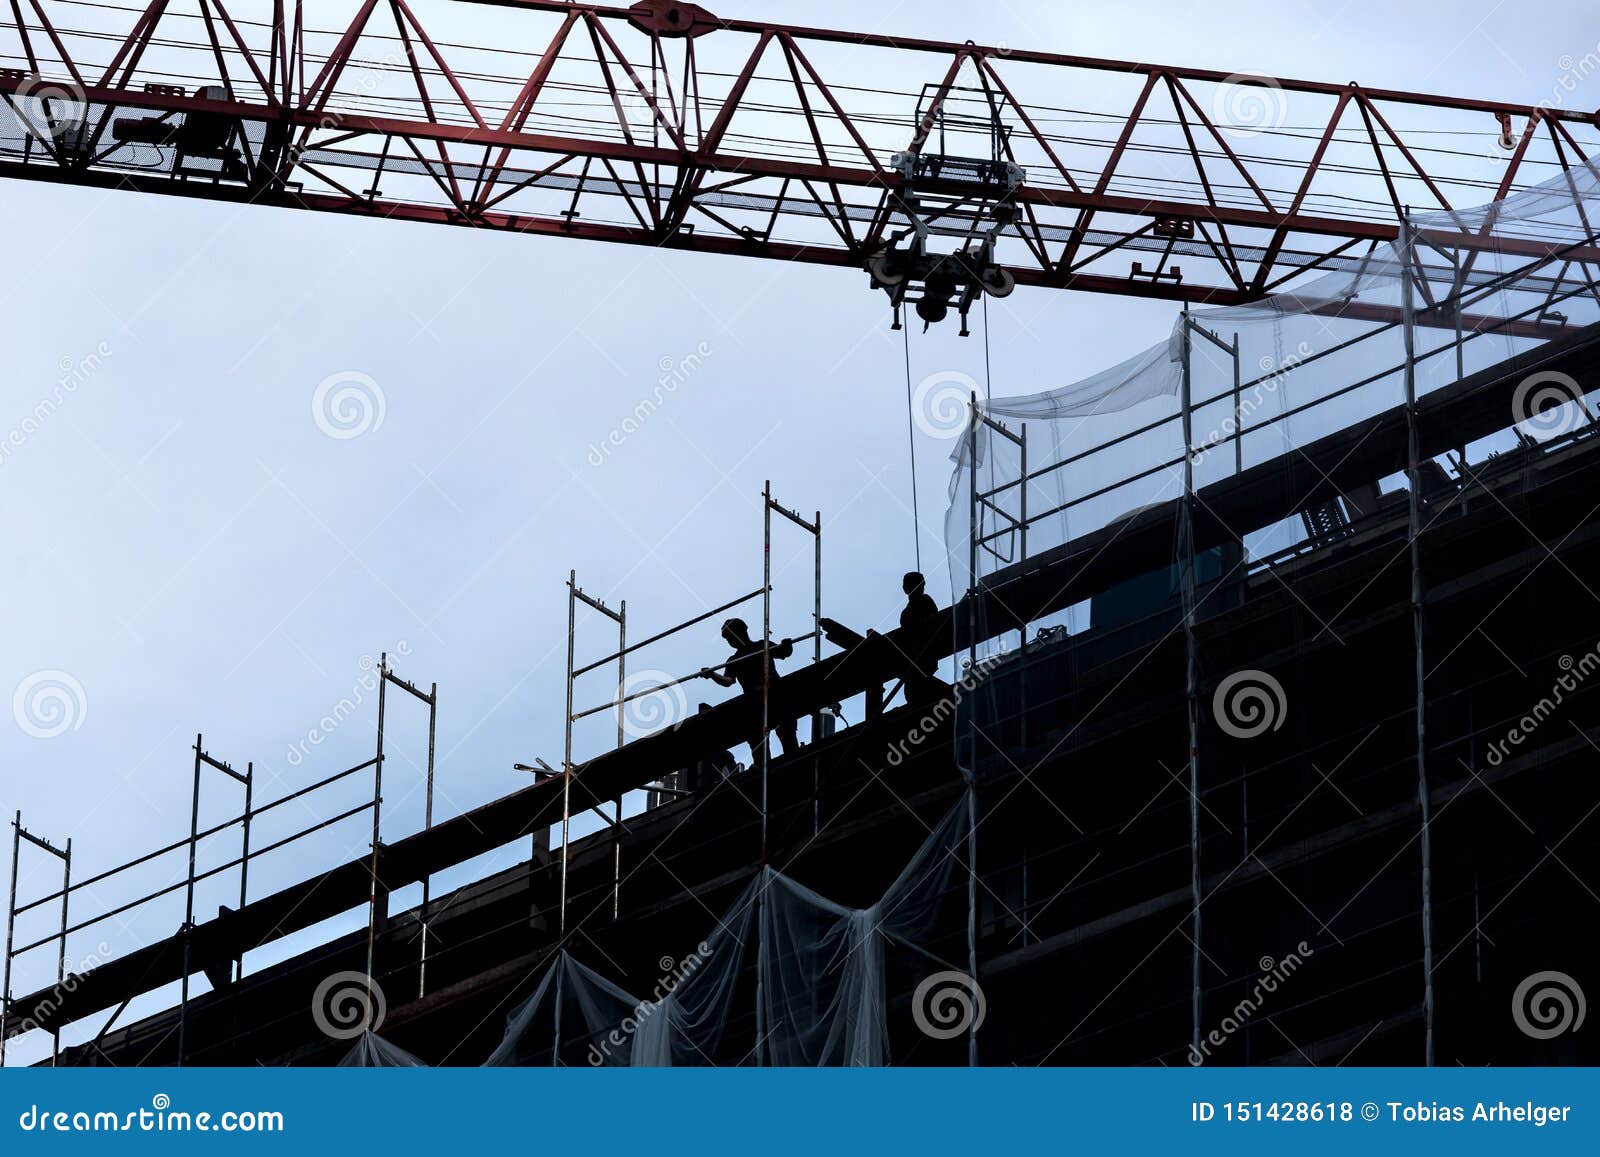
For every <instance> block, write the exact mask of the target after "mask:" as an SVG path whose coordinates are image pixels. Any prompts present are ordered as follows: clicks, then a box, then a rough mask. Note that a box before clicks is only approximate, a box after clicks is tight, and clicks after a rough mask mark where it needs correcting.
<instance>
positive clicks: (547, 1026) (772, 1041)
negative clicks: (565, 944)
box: [485, 800, 969, 1067]
mask: <svg viewBox="0 0 1600 1157" xmlns="http://www.w3.org/2000/svg"><path fill="white" fill-rule="evenodd" d="M968 816H969V811H968V808H967V804H966V802H965V801H964V800H963V801H962V802H961V803H959V804H958V805H957V806H956V807H955V808H953V809H952V810H951V811H950V812H949V814H947V815H946V816H945V817H944V818H943V819H942V820H941V821H940V822H939V823H938V824H937V825H936V826H935V827H934V828H933V829H931V831H930V832H929V834H928V836H927V838H926V839H925V840H924V841H923V842H922V844H921V845H920V847H919V848H918V849H917V851H916V853H915V854H914V855H913V856H912V857H911V859H910V861H909V862H908V863H907V864H906V866H905V868H904V869H903V870H902V871H901V872H900V874H899V876H897V877H896V878H895V880H894V881H893V882H892V883H891V884H890V885H889V887H888V888H887V889H886V890H885V891H884V893H883V894H882V896H881V897H880V898H879V899H878V900H877V901H876V902H875V903H873V904H871V905H868V906H867V907H865V908H849V907H846V906H844V905H841V904H838V903H835V902H834V901H832V900H829V899H827V898H826V897H824V896H821V895H819V894H818V893H817V892H815V891H813V890H812V889H810V888H808V887H806V886H805V885H803V884H801V883H799V882H798V881H796V880H794V879H792V878H791V877H789V876H787V875H785V874H784V873H782V872H779V871H777V870H775V869H772V868H766V869H763V871H762V873H761V874H760V875H759V876H757V877H756V879H754V880H752V881H751V883H750V884H749V886H747V887H746V888H745V889H744V891H743V892H741V893H740V895H739V897H738V898H737V899H736V900H735V901H734V903H733V904H732V906H731V907H730V908H729V909H728V911H727V913H726V914H725V915H724V916H723V917H722V918H721V919H719V920H718V921H717V923H716V927H715V928H714V929H713V931H712V932H711V933H710V934H709V935H708V936H707V937H706V939H705V940H703V941H701V942H700V943H699V944H698V945H696V946H695V948H694V950H693V951H692V952H690V953H689V954H687V955H686V956H685V957H684V958H683V959H682V960H680V961H677V962H675V965H674V968H673V970H672V975H670V976H668V977H666V978H664V979H663V980H662V981H661V982H660V983H659V984H658V985H657V989H656V991H655V993H654V995H653V996H651V997H649V998H646V999H643V1000H640V999H636V998H635V997H633V996H632V995H630V994H629V993H627V992H625V991H624V990H623V989H621V988H620V987H618V986H617V985H615V984H613V983H612V982H611V981H609V980H606V979H605V978H604V977H603V976H600V975H599V974H598V973H596V972H595V971H594V970H592V969H590V968H588V967H587V966H586V965H584V964H582V963H580V962H579V961H577V960H575V959H574V958H573V957H572V956H571V955H570V954H568V953H566V952H561V953H558V954H557V956H556V958H555V959H554V960H553V961H552V962H551V963H550V965H549V966H548V967H547V969H546V970H545V972H544V974H543V975H542V976H541V978H540V980H539V983H538V984H537V986H536V987H535V989H534V992H533V995H531V996H530V997H528V999H527V1000H525V1001H524V1002H523V1003H522V1004H521V1005H519V1006H518V1007H517V1008H516V1009H515V1010H513V1011H512V1013H511V1014H510V1016H509V1017H508V1018H507V1024H506V1033H505V1038H504V1039H503V1040H502V1041H501V1043H500V1045H499V1047H498V1048H496V1049H495V1051H494V1053H493V1054H492V1055H491V1056H490V1058H489V1059H488V1061H486V1062H485V1063H486V1064H489V1065H540V1064H544V1065H548V1064H552V1063H561V1064H579V1063H586V1064H589V1065H594V1066H600V1065H632V1066H641V1067H666V1066H677V1067H689V1066H701V1065H714V1064H747V1063H751V1062H752V1061H754V1062H757V1063H766V1064H772V1065H784V1066H798V1065H807V1066H811V1065H824V1066H836V1065H871V1066H879V1065H886V1064H888V1063H889V1057H890V1053H889V1021H890V1011H889V1010H890V999H891V995H892V993H893V992H894V991H895V990H896V986H895V985H894V984H892V983H891V978H892V977H913V976H918V975H921V974H923V973H928V972H932V971H937V970H939V969H941V968H948V967H950V966H949V965H948V964H946V963H944V962H943V961H941V960H940V959H939V958H938V957H937V956H936V955H934V954H933V953H932V952H931V951H930V949H929V947H928V946H929V945H930V944H933V943H936V942H937V941H938V940H939V939H940V937H941V936H942V935H946V934H949V933H951V932H952V931H954V930H956V929H958V928H959V927H961V926H962V925H963V924H964V920H965V912H966V902H965V898H964V897H965V893H964V890H962V889H953V887H952V882H953V878H954V876H955V874H956V873H957V872H963V871H964V870H965V868H964V863H965V862H964V860H963V858H962V851H963V848H964V846H965V840H966V836H967V828H968ZM752 967H753V969H754V974H755V986H754V990H753V991H752V989H751V985H750V983H749V979H748V972H749V970H750V969H751V968H752ZM741 1015H742V1016H743V1017H745V1018H746V1019H749V1018H752V1017H753V1018H754V1020H755V1023H756V1038H755V1047H754V1048H752V1049H749V1050H746V1051H743V1052H741V1053H740V1054H738V1055H731V1056H730V1055H728V1054H727V1053H726V1051H725V1050H724V1037H725V1035H726V1033H727V1030H728V1026H729V1023H730V1021H731V1020H733V1019H734V1018H735V1017H739V1016H741ZM558 1058H559V1060H558Z"/></svg>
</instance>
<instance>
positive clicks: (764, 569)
mask: <svg viewBox="0 0 1600 1157" xmlns="http://www.w3.org/2000/svg"><path fill="white" fill-rule="evenodd" d="M761 499H762V501H761V753H760V754H761V866H762V867H763V868H765V867H766V865H767V767H768V765H769V764H770V763H771V761H772V743H771V741H770V740H769V739H768V737H767V729H768V728H770V727H771V726H772V704H771V698H772V480H771V479H770V478H769V479H767V482H766V485H765V486H764V487H763V488H762V491H761Z"/></svg>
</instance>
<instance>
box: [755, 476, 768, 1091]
mask: <svg viewBox="0 0 1600 1157" xmlns="http://www.w3.org/2000/svg"><path fill="white" fill-rule="evenodd" d="M771 640H772V479H770V478H769V479H767V480H766V483H765V485H764V486H763V487H762V490H761V664H762V668H761V858H760V861H759V863H758V864H757V866H756V871H757V872H759V873H760V875H761V885H760V887H758V888H757V889H756V1048H755V1054H756V1055H755V1063H756V1066H757V1067H758V1068H759V1067H761V1066H762V1064H763V1062H764V1060H765V1045H766V1031H767V1021H766V1011H767V1010H766V985H765V983H764V982H763V980H762V975H761V974H762V972H763V971H764V969H765V966H766V954H767V934H766V893H767V762H768V760H769V758H770V753H771V748H772V745H771V743H770V742H769V741H768V739H767V726H768V724H769V722H770V720H769V719H768V714H767V712H768V704H767V693H768V691H769V690H770V684H771V682H772V656H771V654H770V653H769V647H770V643H771Z"/></svg>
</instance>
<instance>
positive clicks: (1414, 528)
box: [1400, 209, 1434, 1067]
mask: <svg viewBox="0 0 1600 1157" xmlns="http://www.w3.org/2000/svg"><path fill="white" fill-rule="evenodd" d="M1414 245H1415V237H1414V235H1413V233H1412V230H1411V213H1410V210H1409V209H1408V210H1407V211H1406V213H1405V215H1404V216H1402V217H1401V219H1400V286H1401V294H1400V312H1401V318H1402V320H1403V322H1404V329H1405V354H1406V371H1405V383H1406V485H1407V486H1408V488H1409V489H1410V491H1411V501H1410V502H1409V504H1408V518H1409V524H1410V525H1409V527H1408V531H1409V534H1410V538H1411V543H1410V554H1411V639H1412V644H1413V651H1414V653H1415V658H1416V672H1415V679H1416V691H1417V698H1416V716H1417V804H1418V807H1419V809H1420V811H1421V820H1422V832H1421V839H1420V845H1421V857H1422V864H1421V869H1422V881H1421V882H1422V1034H1423V1043H1422V1055H1423V1062H1422V1063H1423V1064H1425V1065H1428V1066H1430V1067H1431V1066H1432V1064H1433V1015H1434V1002H1433V841H1432V836H1431V833H1430V831H1429V828H1430V823H1431V820H1432V798H1431V793H1430V791H1429V789H1428V746H1427V714H1428V712H1427V707H1428V702H1427V696H1426V692H1425V678H1426V669H1425V667H1424V660H1423V628H1424V625H1425V624H1424V622H1423V605H1422V543H1421V537H1422V447H1421V439H1420V437H1419V435H1418V431H1417V362H1416V285H1415V282H1414V278H1415V272H1414V270H1413V268H1412V264H1411V262H1412V248H1413V246H1414Z"/></svg>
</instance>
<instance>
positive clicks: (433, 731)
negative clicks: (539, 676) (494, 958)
mask: <svg viewBox="0 0 1600 1157" xmlns="http://www.w3.org/2000/svg"><path fill="white" fill-rule="evenodd" d="M438 731H439V684H438V683H431V684H429V686H428V768H427V776H428V786H427V796H426V797H425V798H424V800H423V805H422V806H423V813H422V827H423V830H424V831H432V830H433V748H434V740H435V738H436V737H437V735H438ZM432 894H433V876H432V875H431V874H427V875H424V876H423V877H422V913H421V915H422V939H421V959H420V960H419V962H418V965H417V999H419V1000H420V999H422V997H424V996H426V995H427V994H428V917H429V915H430V914H431V913H430V912H429V906H430V902H431V900H432Z"/></svg>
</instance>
